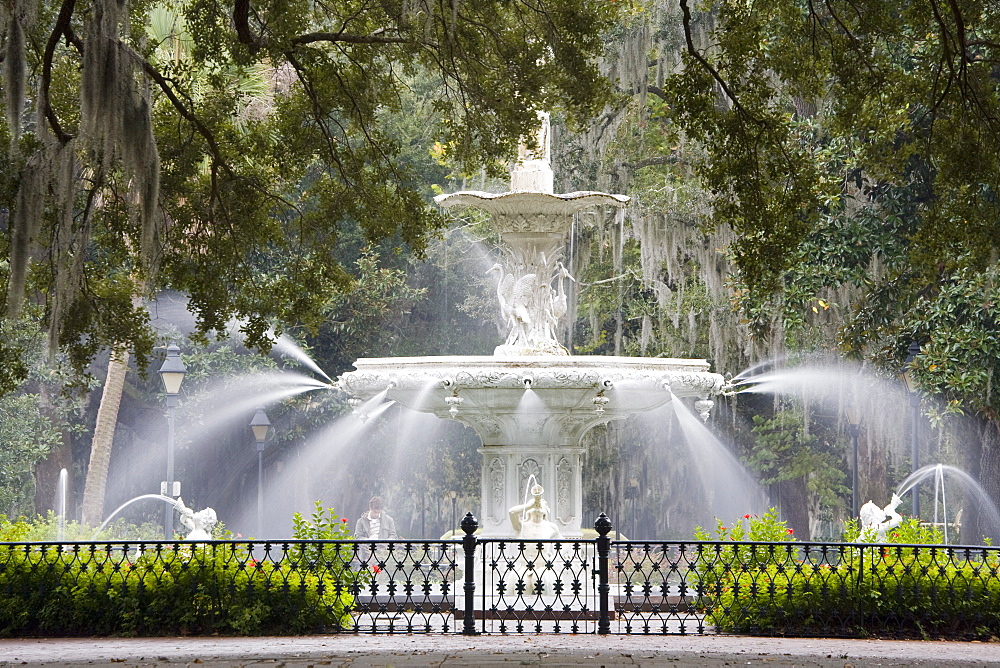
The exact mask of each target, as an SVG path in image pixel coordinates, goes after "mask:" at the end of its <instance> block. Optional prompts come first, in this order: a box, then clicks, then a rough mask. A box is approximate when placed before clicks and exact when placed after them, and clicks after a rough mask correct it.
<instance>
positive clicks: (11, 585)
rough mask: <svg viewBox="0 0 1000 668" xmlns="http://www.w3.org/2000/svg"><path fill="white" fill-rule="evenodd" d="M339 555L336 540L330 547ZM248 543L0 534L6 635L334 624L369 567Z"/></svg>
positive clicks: (342, 619) (241, 631)
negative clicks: (259, 549)
mask: <svg viewBox="0 0 1000 668" xmlns="http://www.w3.org/2000/svg"><path fill="white" fill-rule="evenodd" d="M329 550H332V551H333V552H334V553H335V555H336V548H328V551H329ZM310 556H312V557H315V556H322V555H308V554H307V553H306V552H305V551H304V550H298V553H296V550H295V548H294V546H293V549H292V551H291V552H288V553H285V554H284V555H282V558H280V559H274V560H271V559H269V558H266V557H265V558H262V559H261V560H258V559H255V558H254V556H253V553H252V551H251V549H250V548H249V546H248V545H247V544H239V543H233V542H215V543H204V544H201V543H199V544H193V543H192V544H180V545H169V544H162V545H157V544H152V545H150V544H144V545H141V544H127V543H125V544H122V543H118V544H107V545H96V544H77V545H74V546H71V547H69V546H65V545H62V546H60V545H52V544H44V543H42V544H39V543H6V544H0V635H3V636H38V635H56V636H72V635H79V636H91V635H102V636H103V635H135V636H149V635H185V634H192V635H211V634H222V635H271V634H275V635H277V634H300V633H331V632H336V631H339V630H340V629H341V628H342V627H344V626H345V625H346V624H349V622H350V609H351V607H352V606H353V604H354V596H353V595H352V593H351V592H352V591H355V587H356V586H357V585H358V584H359V581H360V579H361V578H362V577H363V576H359V575H357V574H355V573H352V572H351V571H350V570H349V569H347V568H345V567H344V561H343V560H341V559H336V558H335V559H334V560H333V561H330V560H327V561H322V560H320V561H317V560H316V559H309V557H310Z"/></svg>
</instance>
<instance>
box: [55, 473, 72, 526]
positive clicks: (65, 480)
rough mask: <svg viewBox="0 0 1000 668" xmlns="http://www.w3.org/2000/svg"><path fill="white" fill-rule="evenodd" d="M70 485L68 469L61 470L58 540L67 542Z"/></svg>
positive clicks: (58, 482)
mask: <svg viewBox="0 0 1000 668" xmlns="http://www.w3.org/2000/svg"><path fill="white" fill-rule="evenodd" d="M68 485H69V472H68V471H67V470H66V469H59V478H58V480H57V481H56V498H55V507H56V540H59V541H60V542H61V541H64V540H66V493H67V487H68Z"/></svg>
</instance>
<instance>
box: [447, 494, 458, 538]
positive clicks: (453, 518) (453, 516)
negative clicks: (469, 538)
mask: <svg viewBox="0 0 1000 668" xmlns="http://www.w3.org/2000/svg"><path fill="white" fill-rule="evenodd" d="M448 496H450V497H451V537H452V538H454V537H455V536H457V535H458V527H457V526H456V525H455V522H456V521H457V518H458V515H457V513H456V510H457V509H458V492H456V491H455V490H451V491H450V492H448Z"/></svg>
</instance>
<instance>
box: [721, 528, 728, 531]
mask: <svg viewBox="0 0 1000 668" xmlns="http://www.w3.org/2000/svg"><path fill="white" fill-rule="evenodd" d="M719 531H729V527H719Z"/></svg>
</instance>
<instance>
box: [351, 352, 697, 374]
mask: <svg viewBox="0 0 1000 668" xmlns="http://www.w3.org/2000/svg"><path fill="white" fill-rule="evenodd" d="M381 365H393V366H421V365H427V366H431V365H450V366H461V367H466V368H468V367H496V368H500V369H521V368H535V369H546V368H558V367H574V368H591V367H594V368H596V367H602V368H610V369H615V368H632V367H634V368H644V367H645V368H650V369H657V370H661V369H662V370H665V371H668V370H672V369H677V370H685V371H686V370H699V371H708V369H709V368H710V366H711V365H710V364H709V362H708V360H705V359H697V358H681V357H624V356H615V355H536V356H523V357H495V356H493V355H478V356H477V355H425V356H417V357H359V358H358V359H357V360H355V362H354V367H355V368H356V369H360V368H361V367H362V366H365V367H371V366H381Z"/></svg>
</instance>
